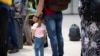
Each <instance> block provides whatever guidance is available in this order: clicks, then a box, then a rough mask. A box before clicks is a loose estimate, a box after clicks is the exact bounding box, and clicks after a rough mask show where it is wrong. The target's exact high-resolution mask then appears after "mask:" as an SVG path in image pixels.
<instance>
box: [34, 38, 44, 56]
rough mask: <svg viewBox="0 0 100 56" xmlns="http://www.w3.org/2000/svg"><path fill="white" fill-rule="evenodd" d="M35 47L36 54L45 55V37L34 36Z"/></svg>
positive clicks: (37, 55) (36, 55)
mask: <svg viewBox="0 0 100 56" xmlns="http://www.w3.org/2000/svg"><path fill="white" fill-rule="evenodd" d="M34 49H35V56H44V37H42V38H37V37H35V38H34ZM39 52H40V55H39Z"/></svg>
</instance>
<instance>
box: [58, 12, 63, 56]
mask: <svg viewBox="0 0 100 56" xmlns="http://www.w3.org/2000/svg"><path fill="white" fill-rule="evenodd" d="M62 20H63V17H62V13H58V14H57V15H56V35H57V41H58V53H59V56H63V54H64V42H63V37H62Z"/></svg>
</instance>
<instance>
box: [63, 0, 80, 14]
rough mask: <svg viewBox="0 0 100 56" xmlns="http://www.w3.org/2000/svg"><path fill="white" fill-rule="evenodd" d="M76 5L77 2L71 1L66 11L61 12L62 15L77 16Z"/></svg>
mask: <svg viewBox="0 0 100 56" xmlns="http://www.w3.org/2000/svg"><path fill="white" fill-rule="evenodd" d="M78 3H79V0H71V3H70V4H69V6H68V9H66V10H64V11H63V14H78Z"/></svg>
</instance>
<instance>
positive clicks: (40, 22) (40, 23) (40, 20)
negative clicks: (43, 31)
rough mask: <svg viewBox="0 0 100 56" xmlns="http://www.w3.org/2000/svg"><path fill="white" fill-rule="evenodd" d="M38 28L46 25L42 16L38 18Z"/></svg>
mask: <svg viewBox="0 0 100 56" xmlns="http://www.w3.org/2000/svg"><path fill="white" fill-rule="evenodd" d="M38 19H39V20H38V26H37V27H41V25H42V23H44V17H43V15H42V14H41V15H40V16H39V18H38Z"/></svg>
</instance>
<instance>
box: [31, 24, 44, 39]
mask: <svg viewBox="0 0 100 56" xmlns="http://www.w3.org/2000/svg"><path fill="white" fill-rule="evenodd" d="M37 26H38V23H34V24H33V26H32V30H35V34H34V36H35V37H38V38H41V37H44V33H43V32H44V31H46V26H45V25H44V24H42V25H41V27H37Z"/></svg>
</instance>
